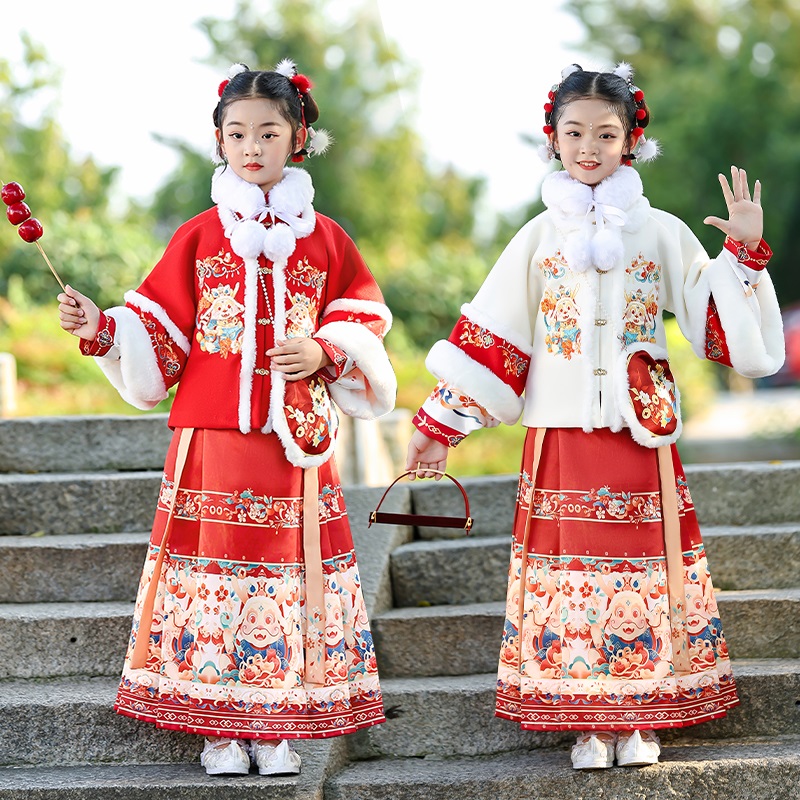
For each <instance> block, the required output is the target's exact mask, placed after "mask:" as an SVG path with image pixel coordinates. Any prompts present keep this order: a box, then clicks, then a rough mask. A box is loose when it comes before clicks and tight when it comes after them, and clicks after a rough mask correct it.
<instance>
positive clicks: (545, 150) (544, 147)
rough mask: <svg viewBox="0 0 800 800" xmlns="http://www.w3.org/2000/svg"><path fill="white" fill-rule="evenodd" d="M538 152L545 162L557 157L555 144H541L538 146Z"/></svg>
mask: <svg viewBox="0 0 800 800" xmlns="http://www.w3.org/2000/svg"><path fill="white" fill-rule="evenodd" d="M536 152H537V153H538V154H539V158H541V159H542V161H544V163H545V164H549V163H550V162H551V161H552V160H553V158H555V154H554V152H553V146H552V145H550V144H540V145H539V147H537V148H536Z"/></svg>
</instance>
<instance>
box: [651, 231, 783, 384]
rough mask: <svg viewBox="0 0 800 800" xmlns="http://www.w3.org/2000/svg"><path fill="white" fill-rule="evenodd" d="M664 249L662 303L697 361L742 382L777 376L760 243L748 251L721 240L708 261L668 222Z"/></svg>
mask: <svg viewBox="0 0 800 800" xmlns="http://www.w3.org/2000/svg"><path fill="white" fill-rule="evenodd" d="M671 220H672V223H671V224H672V225H674V226H675V227H676V228H677V230H676V231H675V233H676V234H677V235H675V236H673V237H671V238H672V244H667V257H666V258H665V263H666V267H667V274H666V278H667V302H666V304H665V308H666V309H667V310H668V311H672V312H673V313H674V314H675V317H676V319H677V321H678V325H679V326H680V328H681V330H682V332H683V334H684V336H686V338H687V339H688V340H689V342H690V343H691V345H692V348H693V350H694V351H695V353H696V354H697V355H698V356H700V358H709V359H711V360H713V361H718V362H720V363H723V364H727V365H728V366H731V367H733V369H735V370H736V371H737V372H738V373H740V374H741V375H744V376H745V377H748V378H760V377H763V376H766V375H772V374H773V373H775V372H777V371H778V370H779V369H780V367H781V365H782V364H783V361H784V358H785V344H784V337H783V323H782V321H781V313H780V307H779V305H778V300H777V298H776V296H775V290H774V288H773V286H772V281H771V280H770V277H769V273H768V272H767V271H766V269H765V267H766V264H767V262H768V261H769V257H770V256H771V251H770V249H769V247H768V246H767V244H766V242H763V241H762V242H761V244H760V245H759V248H758V250H757V251H749V250H747V248H745V247H743V246H742V245H741V244H739V243H738V242H734V241H733V240H731V239H727V240H726V242H725V246H724V247H723V249H722V251H721V252H720V254H719V255H718V256H717V257H716V258H713V259H711V258H709V256H708V255H707V254H706V252H705V250H704V249H703V247H702V245H701V244H700V242H699V241H698V239H697V237H695V235H694V234H693V233H692V232H691V231H690V230H689V228H688V227H687V226H686V225H684V224H683V223H682V222H680V221H679V220H677V219H675V218H671Z"/></svg>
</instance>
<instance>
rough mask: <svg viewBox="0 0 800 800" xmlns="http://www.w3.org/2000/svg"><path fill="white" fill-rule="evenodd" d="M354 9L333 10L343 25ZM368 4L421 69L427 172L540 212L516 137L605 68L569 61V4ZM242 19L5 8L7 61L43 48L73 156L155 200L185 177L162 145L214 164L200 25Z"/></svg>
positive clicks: (92, 2) (210, 79)
mask: <svg viewBox="0 0 800 800" xmlns="http://www.w3.org/2000/svg"><path fill="white" fill-rule="evenodd" d="M354 2H357V0H330V2H329V6H330V8H331V9H332V11H333V12H334V13H341V14H346V13H347V10H348V8H349V7H350V6H351V5H352V4H353V3H354ZM366 2H372V3H374V5H375V6H376V7H377V11H378V13H379V14H380V17H381V20H382V23H383V26H384V31H385V34H386V36H387V38H388V39H389V40H391V41H394V42H396V43H397V44H398V45H399V47H400V50H401V51H402V52H403V53H404V54H405V55H406V56H407V57H408V58H409V59H410V61H411V62H413V63H414V64H416V66H417V67H418V68H419V72H420V85H419V92H418V94H417V96H416V97H412V98H398V102H399V103H401V104H402V107H403V108H404V110H406V112H407V113H409V114H411V115H413V116H412V122H413V124H414V127H415V128H416V129H417V131H418V132H419V134H420V135H421V136H422V138H423V141H424V142H425V146H426V150H427V153H428V156H429V158H430V160H431V162H432V163H433V164H434V165H443V164H447V163H451V164H453V165H454V166H455V167H456V168H457V169H458V170H459V171H460V172H461V173H463V174H466V175H482V176H485V177H486V178H487V179H488V181H489V184H488V187H489V191H488V204H489V206H490V208H493V209H496V210H510V209H513V208H516V207H518V206H520V205H521V204H523V203H525V202H528V201H530V200H532V199H533V198H534V197H535V196H536V195H537V189H538V185H539V182H540V180H541V178H542V176H543V175H544V171H545V169H546V168H545V166H544V164H542V162H541V161H540V160H539V157H538V155H537V153H536V149H535V148H532V147H530V146H528V145H525V144H523V142H522V141H521V139H520V135H521V134H523V133H529V134H530V133H534V134H538V133H540V132H541V126H542V124H543V119H542V104H543V103H544V101H545V98H546V95H547V91H548V89H549V88H550V85H551V84H552V83H554V82H556V80H557V78H558V75H559V72H560V70H561V68H562V67H563V66H564V65H565V64H567V63H569V62H570V61H573V60H578V61H579V63H581V64H582V65H583V66H584V67H586V68H592V67H596V66H603V67H605V66H607V65H605V64H602V65H598V64H596V63H594V62H592V61H591V60H590V59H587V58H586V57H585V55H582V54H579V53H577V52H576V51H575V50H572V49H570V47H569V44H570V43H571V42H577V41H580V39H581V28H580V26H579V25H578V23H577V22H575V21H574V20H573V18H572V17H571V16H569V15H567V14H566V13H565V12H563V11H562V10H561V6H562V0H550V2H547V3H543V2H533V0H503V2H500V3H495V4H491V3H475V4H473V3H466V2H464V0H391V1H390V0H366ZM254 5H255V7H256V8H259V7H263V8H265V9H268V8H270V7H271V5H272V4H271V2H270V0H255V3H254ZM235 6H236V2H235V0H191V1H190V0H184V2H164V0H139V1H138V2H137V3H131V4H119V3H111V2H108V0H102V2H100V1H99V0H72V2H69V3H65V2H63V0H37V2H36V3H23V2H9V3H4V8H3V21H2V27H1V28H0V53H2V55H3V56H4V57H5V58H9V59H11V60H12V62H15V61H17V59H18V57H19V54H20V53H21V45H20V32H21V31H23V30H24V31H27V32H28V33H29V34H30V35H31V36H32V37H33V39H34V41H36V42H37V43H39V44H42V45H43V46H44V47H45V49H46V51H47V53H48V56H49V59H50V60H51V62H53V63H54V64H56V65H58V66H59V67H60V68H61V69H62V71H63V78H62V92H61V94H60V96H59V97H58V98H57V106H56V112H57V117H58V120H59V122H60V124H61V125H62V127H63V129H64V131H65V134H66V136H67V139H68V141H69V142H70V144H71V146H72V147H73V150H74V152H75V154H76V155H84V154H91V155H92V156H93V157H94V158H95V159H96V160H97V161H99V162H100V163H101V164H103V165H118V166H120V167H121V168H122V170H121V175H120V184H119V188H120V189H121V191H122V192H124V193H125V194H126V195H128V196H132V197H137V198H142V199H146V198H147V197H149V196H150V194H151V193H152V192H153V191H154V190H155V189H156V188H157V186H158V185H159V184H160V183H161V181H162V180H163V179H164V178H165V177H166V175H167V174H168V173H169V171H170V170H171V169H172V168H173V167H174V166H175V164H176V158H175V156H174V154H173V152H172V150H171V149H170V148H168V147H166V146H164V145H161V144H159V143H158V142H156V141H155V140H154V139H153V137H152V134H153V133H157V134H161V135H164V136H168V137H174V138H177V139H180V140H183V141H186V142H188V143H191V144H193V145H195V146H196V147H199V148H201V149H205V150H207V152H209V153H210V152H211V148H212V144H213V128H212V125H211V120H210V115H211V109H212V107H213V104H214V101H215V100H216V87H217V85H218V84H219V81H220V80H222V79H223V78H224V77H225V76H224V75H220V74H219V72H218V71H216V70H211V69H210V68H209V67H207V66H205V64H204V63H203V62H204V61H205V60H206V59H207V57H208V56H209V55H210V45H209V43H208V41H207V39H206V38H205V37H204V36H203V34H202V33H201V32H200V31H199V30H198V29H197V27H196V25H195V23H196V20H198V19H199V18H201V17H204V16H214V17H219V18H223V19H227V18H230V17H231V16H232V13H233V9H234V8H235ZM472 9H474V10H472ZM17 63H18V62H17ZM254 66H255V65H254ZM258 66H261V67H270V66H273V65H258ZM300 67H301V69H302V64H301V65H300ZM311 77H312V79H313V77H314V76H313V75H312V76H311ZM323 112H324V109H323ZM323 127H324V125H323ZM332 133H333V135H334V137H335V135H336V131H332ZM2 178H3V180H13V176H2Z"/></svg>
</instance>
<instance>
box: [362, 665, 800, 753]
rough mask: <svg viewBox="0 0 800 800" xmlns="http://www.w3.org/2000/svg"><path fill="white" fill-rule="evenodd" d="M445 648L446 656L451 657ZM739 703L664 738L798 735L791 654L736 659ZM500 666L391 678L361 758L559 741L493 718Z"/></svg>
mask: <svg viewBox="0 0 800 800" xmlns="http://www.w3.org/2000/svg"><path fill="white" fill-rule="evenodd" d="M446 657H447V654H446V652H443V653H442V658H446ZM733 670H734V675H735V676H736V681H737V686H738V690H739V697H740V700H741V702H740V704H739V705H738V706H736V707H735V708H733V709H731V711H730V712H729V713H728V715H727V717H725V718H723V719H716V720H712V721H710V722H707V723H704V724H702V725H692V726H690V727H687V728H683V729H676V730H665V731H660V732H659V733H660V734H661V738H662V740H663V741H665V742H677V741H681V742H683V741H693V740H694V741H697V740H698V739H705V740H711V739H715V740H716V739H737V738H746V737H754V736H770V737H771V736H781V735H792V736H796V735H800V707H798V705H797V698H798V696H800V673H799V672H798V662H797V661H795V660H791V659H774V660H773V659H765V660H760V661H759V660H752V661H735V662H734V663H733ZM495 681H496V675H495V673H494V672H492V673H489V674H485V675H460V676H456V677H452V676H446V677H435V678H431V677H425V678H389V679H386V680H383V681H382V686H383V693H384V703H385V705H386V707H387V709H393V710H394V711H393V713H394V714H395V715H396V716H395V718H393V719H391V720H389V722H387V723H386V724H384V725H378V726H376V727H374V728H371V729H369V730H366V731H359V732H358V733H356V734H354V735H353V736H352V737H351V738H350V740H349V742H348V744H349V745H350V748H351V752H352V754H353V756H354V757H356V758H375V757H380V756H391V757H402V758H422V757H424V756H431V755H435V756H439V757H448V756H475V755H486V754H489V753H499V752H503V751H509V750H521V749H526V750H529V749H532V748H539V747H561V746H563V745H564V744H566V743H568V742H573V741H574V735H573V734H572V733H570V732H569V731H557V732H555V731H547V732H543V731H523V730H521V729H520V727H519V726H518V725H517V724H516V723H513V722H510V721H508V720H504V719H499V718H497V717H495V716H494V706H495Z"/></svg>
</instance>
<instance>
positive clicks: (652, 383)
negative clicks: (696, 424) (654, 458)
mask: <svg viewBox="0 0 800 800" xmlns="http://www.w3.org/2000/svg"><path fill="white" fill-rule="evenodd" d="M618 369H619V373H618V375H617V383H616V386H617V391H618V396H617V401H618V403H619V408H620V412H621V413H622V417H623V419H624V420H625V422H626V423H627V424H628V427H629V428H630V430H631V436H632V437H633V438H634V440H635V441H637V442H638V443H639V444H641V445H644V446H645V447H660V446H662V445H665V444H672V443H673V442H675V441H677V439H678V437H679V436H680V433H681V428H682V423H681V414H680V393H679V392H678V387H677V386H676V385H675V379H674V378H673V376H672V370H671V369H670V366H669V361H668V359H667V352H666V350H664V349H663V348H660V347H654V346H653V345H651V344H645V343H639V344H638V345H634V346H632V347H629V348H626V349H625V350H624V351H623V352H622V354H621V355H620V362H619V367H618Z"/></svg>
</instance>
